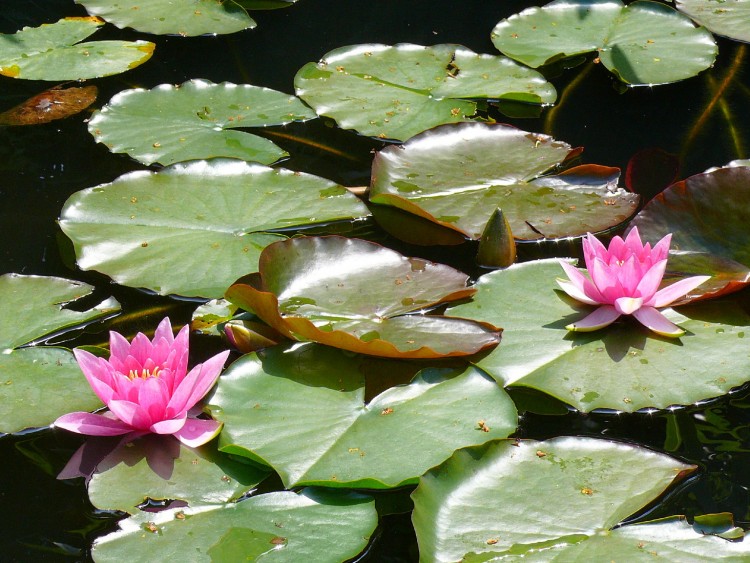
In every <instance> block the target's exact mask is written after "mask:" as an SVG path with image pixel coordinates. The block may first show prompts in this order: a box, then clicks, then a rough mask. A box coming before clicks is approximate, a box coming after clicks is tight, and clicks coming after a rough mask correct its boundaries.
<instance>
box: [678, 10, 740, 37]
mask: <svg viewBox="0 0 750 563" xmlns="http://www.w3.org/2000/svg"><path fill="white" fill-rule="evenodd" d="M675 7H676V8H677V9H678V10H679V11H680V12H682V13H683V14H686V15H688V16H690V18H691V19H693V20H695V21H696V22H698V23H699V24H701V25H702V26H704V27H705V28H706V29H708V30H709V31H712V32H713V33H715V34H716V35H721V36H723V37H728V38H729V39H734V40H736V41H744V42H745V43H750V0H721V1H717V0H675Z"/></svg>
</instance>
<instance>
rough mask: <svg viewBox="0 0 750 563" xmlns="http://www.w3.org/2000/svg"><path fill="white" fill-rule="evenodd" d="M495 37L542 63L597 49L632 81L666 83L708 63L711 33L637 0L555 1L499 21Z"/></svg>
mask: <svg viewBox="0 0 750 563" xmlns="http://www.w3.org/2000/svg"><path fill="white" fill-rule="evenodd" d="M492 41H493V43H494V44H495V47H497V48H498V49H499V50H500V51H502V52H503V53H504V54H505V55H507V56H509V57H511V58H513V59H515V60H517V61H520V62H522V63H524V64H527V65H529V66H531V67H538V66H541V65H544V64H549V63H551V62H554V61H556V60H558V59H561V58H565V57H570V56H573V55H577V54H580V53H588V52H590V51H597V53H598V58H599V60H600V61H601V63H602V64H603V65H604V66H605V67H607V68H608V69H609V70H610V71H611V72H613V73H614V74H615V75H616V76H617V77H618V78H620V79H621V80H622V81H624V82H627V83H629V84H664V83H668V82H676V81H678V80H683V79H685V78H690V77H691V76H695V75H696V74H698V73H699V72H701V71H703V70H706V69H707V68H709V67H710V66H711V65H712V64H713V62H714V59H715V58H716V53H717V47H716V43H715V42H714V40H713V37H712V36H711V34H710V33H709V32H708V31H706V30H705V29H703V28H697V27H695V25H694V24H693V22H692V21H690V19H689V18H687V17H685V16H684V15H683V14H681V13H679V12H677V11H676V10H674V9H673V8H670V7H669V6H665V5H664V4H660V3H657V2H651V1H648V0H639V1H637V2H632V3H631V4H629V5H628V6H625V5H624V4H623V3H622V2H620V0H574V1H570V0H555V1H554V2H550V3H549V4H547V5H546V6H543V7H541V8H538V7H532V8H527V9H525V10H523V11H522V12H520V13H518V14H515V15H513V16H511V17H509V18H507V19H505V20H503V21H501V22H500V23H498V24H497V26H496V27H495V29H494V30H493V32H492Z"/></svg>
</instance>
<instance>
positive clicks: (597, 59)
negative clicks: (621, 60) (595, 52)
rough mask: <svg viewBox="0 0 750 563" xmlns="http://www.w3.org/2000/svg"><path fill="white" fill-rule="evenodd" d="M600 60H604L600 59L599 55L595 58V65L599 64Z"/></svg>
mask: <svg viewBox="0 0 750 563" xmlns="http://www.w3.org/2000/svg"><path fill="white" fill-rule="evenodd" d="M600 62H602V60H601V59H600V58H599V57H596V58H595V59H594V64H595V65H598V64H599V63H600Z"/></svg>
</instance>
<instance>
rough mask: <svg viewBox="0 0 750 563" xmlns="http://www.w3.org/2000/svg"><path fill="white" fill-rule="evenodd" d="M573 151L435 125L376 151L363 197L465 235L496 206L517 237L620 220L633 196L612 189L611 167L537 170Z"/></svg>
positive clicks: (520, 137) (497, 128)
mask: <svg viewBox="0 0 750 563" xmlns="http://www.w3.org/2000/svg"><path fill="white" fill-rule="evenodd" d="M578 153H580V150H577V149H571V147H570V145H568V144H567V143H564V142H561V141H556V140H554V139H553V138H552V137H549V136H547V135H542V134H539V133H529V132H527V131H522V130H521V129H516V128H515V127H512V126H510V125H503V124H485V123H461V124H449V125H442V126H440V127H436V128H435V129H432V130H430V131H425V132H424V133H421V134H420V135H417V136H415V137H413V138H412V139H410V140H409V141H407V142H406V143H404V144H403V145H400V146H390V147H386V148H385V149H383V150H381V151H380V152H378V153H377V155H376V156H375V161H374V163H373V167H372V185H371V186H370V201H372V202H374V203H381V204H387V205H391V206H395V207H398V208H399V209H402V210H404V211H407V212H409V213H412V214H413V215H417V216H419V217H422V218H424V219H427V220H429V221H432V222H434V223H436V224H438V225H440V226H442V227H445V228H447V229H451V230H454V231H457V232H459V233H462V234H463V235H464V236H466V237H469V238H471V239H479V238H480V237H481V236H482V232H483V231H484V228H485V225H486V224H487V221H488V220H489V219H490V217H491V215H492V214H493V212H494V211H495V210H496V209H497V208H498V207H499V208H500V209H502V211H503V214H504V215H505V218H506V219H507V220H508V222H509V224H510V228H511V230H512V232H513V235H514V237H515V238H516V239H521V240H537V239H543V238H550V239H554V238H561V237H570V236H579V235H584V234H586V233H587V232H597V231H602V230H605V229H608V228H611V227H613V226H615V225H618V224H620V223H622V222H624V221H626V220H627V219H628V218H629V217H630V216H632V215H633V214H634V213H635V212H636V209H637V207H638V201H639V196H638V195H636V194H633V193H630V192H627V191H626V190H624V189H622V188H618V187H617V179H618V178H619V175H620V170H619V169H618V168H611V167H605V166H595V165H584V166H577V167H575V168H571V169H569V170H566V171H564V172H562V173H560V174H556V175H553V176H542V174H543V173H544V172H545V171H548V170H550V169H552V168H553V167H555V166H558V165H560V164H561V163H564V162H565V160H566V159H568V158H571V157H572V156H575V155H577V154H578ZM394 234H395V235H396V236H398V232H397V231H394ZM407 236H409V235H408V234H407ZM412 236H413V235H412Z"/></svg>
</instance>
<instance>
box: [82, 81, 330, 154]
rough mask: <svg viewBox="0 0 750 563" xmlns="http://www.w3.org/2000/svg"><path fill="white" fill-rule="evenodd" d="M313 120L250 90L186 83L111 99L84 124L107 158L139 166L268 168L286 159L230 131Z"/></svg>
mask: <svg viewBox="0 0 750 563" xmlns="http://www.w3.org/2000/svg"><path fill="white" fill-rule="evenodd" d="M313 117H315V113H314V112H313V111H312V110H310V108H308V107H307V106H305V105H304V104H303V103H302V102H301V101H300V100H299V99H297V98H295V97H294V96H289V95H288V94H284V93H282V92H277V91H276V90H271V89H269V88H261V87H259V86H252V85H250V84H231V83H228V82H224V83H221V84H214V83H213V82H209V81H208V80H197V79H196V80H189V81H187V82H185V83H184V84H182V85H179V86H175V85H172V84H161V85H159V86H156V87H154V88H152V89H151V90H144V89H142V88H135V89H132V90H124V91H122V92H120V93H118V94H117V95H115V96H114V97H113V98H112V99H111V100H110V101H109V102H108V103H107V105H105V106H104V107H103V108H102V109H101V111H99V112H97V113H95V114H94V116H93V117H92V118H91V120H90V121H89V132H90V133H91V134H92V135H93V136H94V138H95V139H96V140H97V141H98V142H100V143H104V144H105V145H106V146H107V147H108V148H109V149H110V150H111V151H112V152H117V153H123V152H124V153H127V154H128V155H130V156H131V157H133V158H135V159H136V160H138V161H140V162H142V163H144V164H152V163H154V162H158V163H160V164H172V163H174V162H180V161H184V160H193V159H207V158H215V157H226V158H240V159H243V160H249V161H253V162H260V163H261V164H271V163H273V162H276V161H277V160H279V159H280V158H282V157H284V156H287V153H286V152H285V151H283V150H282V149H281V148H279V147H278V146H276V145H275V144H274V143H272V142H271V141H269V140H267V139H264V138H263V137H259V136H257V135H252V134H250V133H246V132H242V131H235V130H234V129H237V128H244V127H265V126H268V125H283V124H285V123H289V122H291V121H302V120H305V119H311V118H313Z"/></svg>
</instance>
